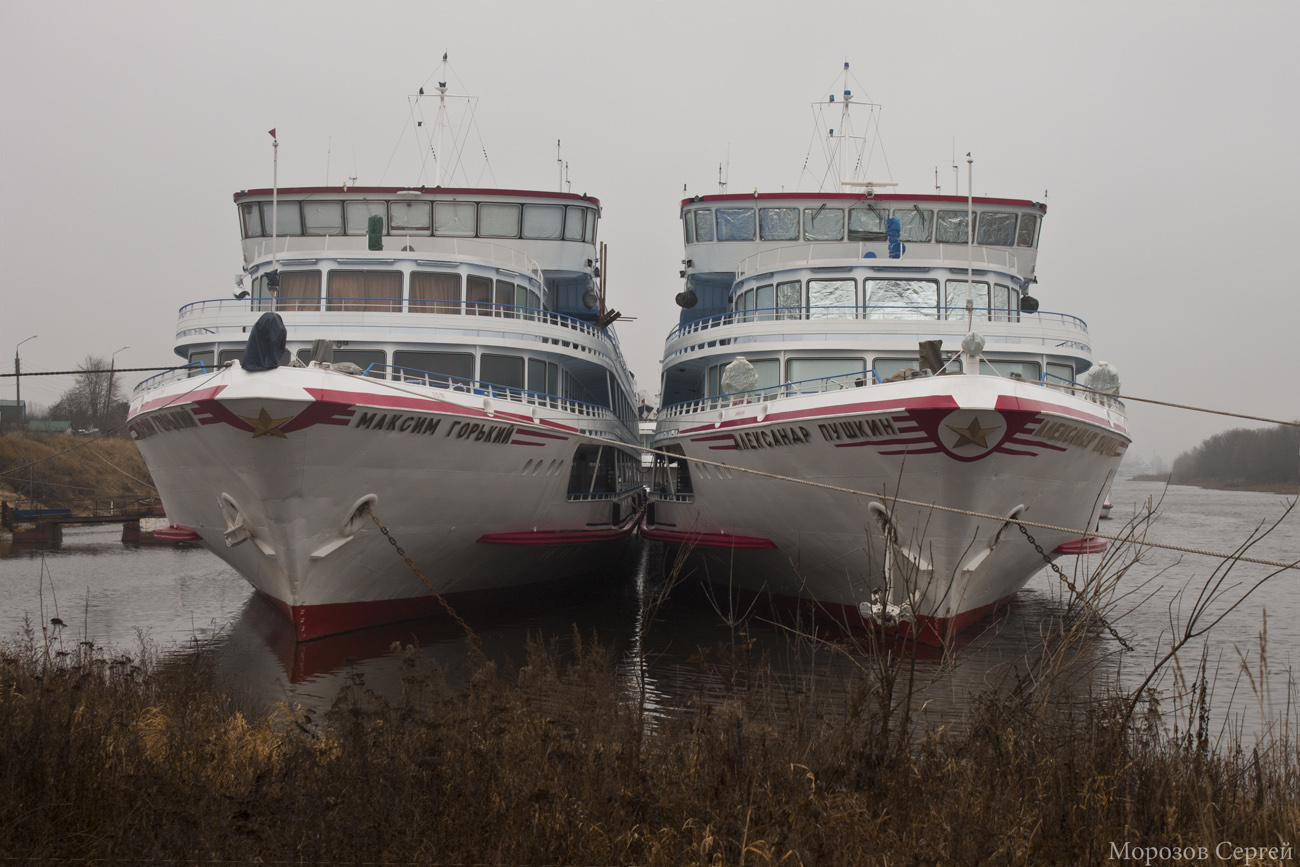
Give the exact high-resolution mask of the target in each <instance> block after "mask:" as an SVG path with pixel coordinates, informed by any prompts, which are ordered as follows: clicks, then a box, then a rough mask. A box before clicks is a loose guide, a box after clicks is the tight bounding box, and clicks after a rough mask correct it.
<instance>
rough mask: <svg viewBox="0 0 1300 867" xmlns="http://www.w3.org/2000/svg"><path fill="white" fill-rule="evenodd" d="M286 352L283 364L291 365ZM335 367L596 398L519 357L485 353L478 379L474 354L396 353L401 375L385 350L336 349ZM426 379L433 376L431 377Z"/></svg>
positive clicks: (207, 360) (548, 367)
mask: <svg viewBox="0 0 1300 867" xmlns="http://www.w3.org/2000/svg"><path fill="white" fill-rule="evenodd" d="M243 359H244V350H243V349H223V350H221V351H220V353H218V354H217V355H216V360H217V364H218V365H224V364H227V363H228V362H231V361H243ZM289 360H290V359H289V353H288V352H287V351H286V352H285V354H284V355H283V356H282V357H281V359H280V363H281V364H283V365H287V364H288V363H289ZM298 360H299V361H301V362H302V363H303V364H306V363H308V362H309V361H311V350H310V349H299V350H298ZM333 360H334V362H335V363H342V362H345V361H346V362H350V363H352V364H355V365H356V366H357V367H360V368H361V369H362V370H367V369H369V368H370V366H371V365H379V366H378V367H376V368H374V369H371V370H369V373H368V374H367V375H368V376H370V377H372V378H375V379H389V378H391V379H394V380H399V381H401V380H404V379H405V380H410V381H419V382H424V381H425V380H426V379H427V380H428V381H429V382H430V383H432V384H435V385H444V386H452V385H455V384H456V383H457V382H459V381H462V380H464V381H466V382H474V381H478V382H483V383H490V384H492V385H499V386H504V387H506V388H518V389H525V390H527V391H534V392H537V393H538V394H549V395H554V396H556V397H563V398H567V399H571V400H581V401H583V402H585V403H593V402H594V401H593V400H592V395H591V393H590V392H589V391H588V390H587V389H586V388H585V387H583V385H582V384H581V383H580V382H578V380H577V379H575V378H574V377H573V375H572V374H570V373H569V372H568V371H567V370H561V369H560V366H559V365H558V364H556V363H555V362H553V361H544V360H542V359H540V358H528V359H524V358H520V357H519V356H517V355H493V354H491V353H487V352H485V353H483V354H482V355H480V356H478V376H477V377H476V376H475V375H474V362H475V356H474V353H472V352H425V351H422V350H405V349H399V350H396V351H394V352H393V367H394V368H402V370H392V371H391V377H390V370H389V368H387V367H386V366H383V365H386V364H387V363H388V355H387V353H385V352H384V350H382V349H335V350H334V353H333ZM189 361H190V364H203V365H204V367H206V368H211V367H212V361H213V351H212V350H210V349H208V350H203V351H199V352H191V353H190V357H189ZM423 374H428V376H427V377H425V376H423Z"/></svg>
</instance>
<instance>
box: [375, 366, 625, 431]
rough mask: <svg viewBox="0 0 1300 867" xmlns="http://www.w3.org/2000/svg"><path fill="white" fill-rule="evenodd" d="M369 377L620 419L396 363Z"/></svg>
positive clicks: (578, 404)
mask: <svg viewBox="0 0 1300 867" xmlns="http://www.w3.org/2000/svg"><path fill="white" fill-rule="evenodd" d="M365 375H366V376H372V375H373V376H376V377H377V378H380V379H384V378H387V379H391V380H392V381H393V382H400V383H402V384H404V385H419V386H424V387H426V388H442V389H446V390H448V391H456V392H461V393H462V394H474V395H481V396H483V397H494V398H498V399H501V400H510V401H514V402H516V403H524V404H528V405H530V406H547V407H551V408H552V409H559V410H562V411H564V412H570V413H573V414H574V415H582V416H587V417H590V418H603V419H617V417H616V416H615V415H614V412H613V410H611V409H609V408H607V407H603V406H599V405H597V404H594V403H587V402H585V401H581V400H574V399H573V398H568V397H560V396H558V395H554V394H546V393H544V392H540V391H529V390H528V389H526V388H516V387H514V386H510V385H500V384H498V383H495V382H484V381H482V380H479V379H466V378H465V377H462V376H452V375H450V374H446V373H431V372H429V371H427V370H417V369H415V368H410V367H398V366H397V365H393V364H380V363H378V362H376V363H374V364H371V365H370V366H369V367H367V368H366V370H365Z"/></svg>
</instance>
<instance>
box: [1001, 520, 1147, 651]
mask: <svg viewBox="0 0 1300 867" xmlns="http://www.w3.org/2000/svg"><path fill="white" fill-rule="evenodd" d="M1016 526H1017V527H1019V528H1020V532H1021V533H1023V534H1024V535H1025V538H1026V539H1028V540H1029V544H1031V545H1033V546H1034V550H1035V551H1037V552H1038V555H1039V556H1040V557H1042V558H1043V562H1044V563H1046V564H1047V565H1048V567H1049V568H1051V570H1052V571H1053V572H1055V573H1056V577H1058V578H1060V579H1061V583H1062V584H1064V585H1065V586H1066V587H1068V588H1070V592H1071V593H1072V594H1074V598H1075V599H1078V600H1079V601H1080V602H1083V603H1084V604H1085V605H1087V604H1088V603H1087V602H1085V601H1084V599H1083V594H1082V593H1080V592H1079V588H1078V587H1075V586H1074V582H1073V581H1072V580H1070V577H1069V576H1068V575H1066V574H1065V573H1064V572H1062V571H1061V567H1060V566H1057V565H1056V564H1055V563H1053V562H1052V558H1051V557H1048V556H1047V552H1046V551H1044V550H1043V546H1042V545H1040V544H1038V540H1037V539H1035V538H1034V537H1033V536H1032V535H1030V533H1029V530H1027V529H1026V528H1025V525H1024V524H1021V523H1020V522H1018V521H1017V522H1016ZM1088 607H1090V608H1091V607H1092V606H1091V605H1089V606H1088ZM1093 613H1094V614H1095V615H1096V616H1097V620H1098V621H1100V622H1101V625H1102V626H1104V627H1106V631H1107V632H1109V633H1110V637H1111V638H1113V639H1115V640H1116V641H1118V642H1119V644H1120V646H1121V647H1123V648H1124V649H1125V650H1132V649H1133V645H1131V644H1129V643H1128V642H1127V641H1125V640H1124V636H1122V635H1120V634H1119V633H1118V632H1116V631H1115V627H1114V626H1111V625H1110V621H1109V620H1107V619H1106V618H1105V616H1104V615H1103V614H1102V613H1101V612H1100V611H1096V610H1095V609H1094V610H1093Z"/></svg>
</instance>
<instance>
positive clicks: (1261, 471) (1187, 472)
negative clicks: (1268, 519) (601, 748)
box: [1169, 425, 1300, 488]
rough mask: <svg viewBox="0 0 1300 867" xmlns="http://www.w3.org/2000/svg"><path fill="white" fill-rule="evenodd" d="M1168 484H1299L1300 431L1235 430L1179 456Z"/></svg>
mask: <svg viewBox="0 0 1300 867" xmlns="http://www.w3.org/2000/svg"><path fill="white" fill-rule="evenodd" d="M1169 482H1170V484H1174V485H1201V486H1205V487H1214V488H1261V487H1262V488H1270V487H1274V486H1285V485H1291V486H1295V485H1297V484H1300V427H1294V426H1290V425H1277V426H1276V427H1271V428H1235V429H1233V430H1230V431H1224V432H1223V433H1221V434H1215V435H1214V436H1212V437H1210V438H1209V439H1207V440H1206V441H1205V442H1203V443H1201V444H1200V445H1199V446H1197V447H1196V448H1194V449H1192V450H1191V451H1189V452H1185V453H1183V454H1182V455H1179V457H1178V459H1177V460H1176V461H1174V468H1173V470H1172V471H1171V472H1170V475H1169Z"/></svg>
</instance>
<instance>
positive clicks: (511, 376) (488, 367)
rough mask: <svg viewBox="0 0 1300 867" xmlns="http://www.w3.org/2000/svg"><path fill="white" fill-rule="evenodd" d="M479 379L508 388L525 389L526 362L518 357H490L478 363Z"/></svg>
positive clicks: (485, 356) (486, 355)
mask: <svg viewBox="0 0 1300 867" xmlns="http://www.w3.org/2000/svg"><path fill="white" fill-rule="evenodd" d="M478 369H479V372H478V378H479V379H480V380H482V381H483V382H490V383H492V384H493V385H504V386H506V387H507V388H523V387H524V360H523V359H522V358H520V357H519V356H517V355H488V354H487V353H484V354H483V355H482V357H480V358H479V361H478Z"/></svg>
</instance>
